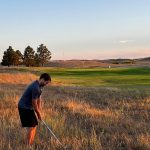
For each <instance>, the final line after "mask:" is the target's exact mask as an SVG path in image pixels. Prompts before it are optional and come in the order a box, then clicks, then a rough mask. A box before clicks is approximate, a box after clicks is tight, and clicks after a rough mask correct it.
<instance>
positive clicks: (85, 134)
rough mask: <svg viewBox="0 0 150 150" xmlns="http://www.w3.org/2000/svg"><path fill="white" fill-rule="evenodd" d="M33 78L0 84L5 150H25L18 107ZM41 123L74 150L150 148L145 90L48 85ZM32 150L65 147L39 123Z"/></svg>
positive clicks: (0, 142) (149, 108)
mask: <svg viewBox="0 0 150 150" xmlns="http://www.w3.org/2000/svg"><path fill="white" fill-rule="evenodd" d="M3 75H4V74H0V77H2V76H3ZM25 76H26V80H25V81H24V82H23V81H22V78H24V77H25ZM6 78H10V79H11V82H10V81H8V80H6ZM31 78H32V75H31V76H30V75H25V74H24V73H23V74H16V73H14V74H8V73H7V77H4V76H3V82H2V80H1V82H0V133H1V134H0V139H1V140H0V149H1V150H26V149H27V147H26V144H25V143H24V139H25V133H26V130H25V129H22V128H21V127H20V120H19V115H18V110H17V102H18V100H19V97H20V96H21V94H22V92H23V90H24V89H25V87H26V85H27V84H28V83H29V82H30V81H31ZM16 79H17V81H16ZM33 79H34V75H33ZM4 81H5V82H4ZM20 82H22V83H24V84H20ZM148 90H149V89H148ZM43 119H44V120H45V122H46V123H47V124H48V125H49V126H50V127H51V128H52V130H53V131H54V133H55V134H56V135H57V137H58V138H59V139H60V141H61V142H62V143H63V144H64V145H71V146H72V149H73V150H148V149H150V94H149V92H148V91H147V90H145V89H137V88H135V89H117V88H102V87H97V88H94V87H93V88H88V87H59V86H48V87H46V88H45V90H44V91H43ZM33 149H34V150H56V149H61V148H60V146H59V144H58V143H57V141H55V140H54V138H53V137H52V136H51V135H50V133H49V132H48V130H47V129H46V128H45V127H44V125H43V124H41V123H39V126H38V129H37V134H36V138H35V144H34V146H33Z"/></svg>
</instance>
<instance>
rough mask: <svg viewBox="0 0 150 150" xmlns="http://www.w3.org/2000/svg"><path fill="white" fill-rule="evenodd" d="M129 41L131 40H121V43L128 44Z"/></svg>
mask: <svg viewBox="0 0 150 150" xmlns="http://www.w3.org/2000/svg"><path fill="white" fill-rule="evenodd" d="M128 42H129V40H121V41H119V43H121V44H126V43H128Z"/></svg>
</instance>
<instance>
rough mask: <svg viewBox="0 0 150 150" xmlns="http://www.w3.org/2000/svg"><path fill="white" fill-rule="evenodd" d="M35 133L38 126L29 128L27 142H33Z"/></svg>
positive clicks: (30, 143)
mask: <svg viewBox="0 0 150 150" xmlns="http://www.w3.org/2000/svg"><path fill="white" fill-rule="evenodd" d="M35 133H36V127H31V128H28V130H27V144H28V145H32V144H33V141H34V137H35Z"/></svg>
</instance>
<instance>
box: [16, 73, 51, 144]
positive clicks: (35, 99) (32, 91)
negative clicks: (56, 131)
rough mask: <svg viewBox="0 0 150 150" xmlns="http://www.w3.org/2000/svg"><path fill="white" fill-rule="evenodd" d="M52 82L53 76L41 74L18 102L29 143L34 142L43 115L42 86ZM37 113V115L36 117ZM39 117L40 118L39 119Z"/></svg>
mask: <svg viewBox="0 0 150 150" xmlns="http://www.w3.org/2000/svg"><path fill="white" fill-rule="evenodd" d="M50 82H51V77H50V75H49V74H47V73H43V74H41V76H40V78H39V80H36V81H34V82H32V83H31V84H30V85H29V86H28V87H27V88H26V90H25V91H24V93H23V95H22V96H21V98H20V100H19V102H18V110H19V116H20V121H21V124H22V127H27V145H28V146H31V145H32V144H33V142H34V137H35V133H36V126H37V125H38V119H39V120H40V121H42V116H41V94H42V87H44V86H46V85H47V84H48V83H50ZM36 115H37V117H36ZM37 118H38V119H37Z"/></svg>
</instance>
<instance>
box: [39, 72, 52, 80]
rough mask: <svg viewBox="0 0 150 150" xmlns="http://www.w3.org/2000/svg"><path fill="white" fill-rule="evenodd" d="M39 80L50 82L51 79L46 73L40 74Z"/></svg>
mask: <svg viewBox="0 0 150 150" xmlns="http://www.w3.org/2000/svg"><path fill="white" fill-rule="evenodd" d="M40 79H44V80H45V81H51V77H50V75H49V74H48V73H42V74H41V76H40Z"/></svg>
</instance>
